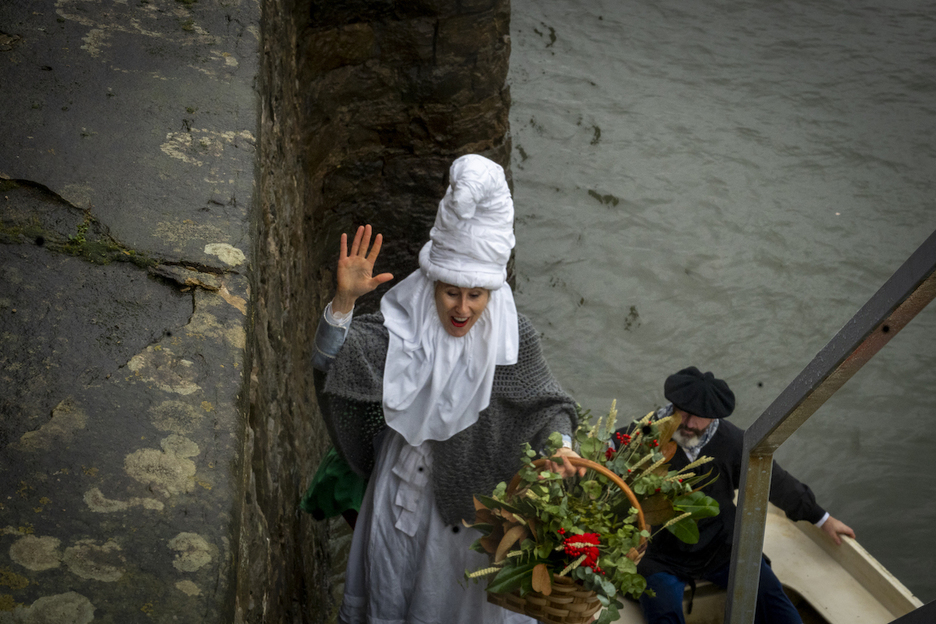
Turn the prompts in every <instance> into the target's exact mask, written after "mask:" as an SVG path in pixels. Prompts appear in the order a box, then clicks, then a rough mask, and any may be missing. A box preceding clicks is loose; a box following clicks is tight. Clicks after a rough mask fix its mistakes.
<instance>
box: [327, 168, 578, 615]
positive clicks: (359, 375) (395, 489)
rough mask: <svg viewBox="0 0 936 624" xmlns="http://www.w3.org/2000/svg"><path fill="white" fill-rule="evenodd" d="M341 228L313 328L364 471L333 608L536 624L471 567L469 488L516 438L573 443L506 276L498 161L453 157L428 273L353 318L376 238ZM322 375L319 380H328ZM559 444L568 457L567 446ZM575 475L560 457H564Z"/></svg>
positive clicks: (498, 477)
mask: <svg viewBox="0 0 936 624" xmlns="http://www.w3.org/2000/svg"><path fill="white" fill-rule="evenodd" d="M371 236H372V232H371V228H370V226H366V227H361V228H359V229H358V231H357V233H356V234H355V237H354V240H353V242H352V243H351V246H350V249H348V239H347V236H346V235H344V234H343V235H342V237H341V250H340V256H339V262H338V272H337V281H338V288H337V292H336V295H335V298H334V299H333V300H332V302H331V303H330V304H329V305H328V306H327V307H326V310H325V314H324V318H323V320H322V322H320V323H319V329H318V331H317V333H316V339H315V355H314V358H313V365H314V366H315V367H316V369H318V370H319V371H327V374H326V376H325V379H324V383H317V387H318V388H319V393H318V396H319V403H320V407H321V408H322V412H323V415H324V417H325V421H326V423H327V425H328V428H329V433H330V435H331V437H332V441H333V442H334V444H335V447H336V449H337V450H338V453H339V454H340V455H341V456H342V457H343V458H344V459H345V460H346V461H347V462H348V464H349V465H350V466H351V467H352V469H354V471H355V472H357V473H358V474H361V475H363V476H368V477H369V482H368V485H367V490H366V493H365V495H364V500H363V502H362V504H361V510H360V515H359V517H358V521H357V524H356V526H355V529H354V537H353V540H352V546H351V552H350V556H349V561H348V569H347V575H346V583H345V593H344V601H343V604H342V607H341V611H340V614H339V619H340V621H342V622H347V623H354V624H356V623H359V622H360V623H365V622H366V623H368V624H391V623H392V624H397V623H403V622H406V623H418V624H437V623H439V622H445V623H446V624H459V623H464V624H468V623H471V624H476V623H479V622H485V623H490V622H510V623H513V622H517V623H519V622H533V620H531V619H530V618H527V617H524V616H521V615H518V614H515V613H512V612H510V611H507V610H504V609H502V608H500V607H497V606H494V605H491V604H489V603H488V602H487V601H486V597H485V593H484V588H483V586H481V585H477V584H467V585H466V583H465V582H464V580H463V578H464V572H465V570H467V569H476V568H480V567H485V566H486V565H487V558H486V557H485V556H483V555H481V554H479V553H476V552H473V551H471V550H469V546H470V545H471V543H472V542H473V541H474V540H475V539H476V538H477V537H478V535H476V534H474V533H475V532H474V531H470V530H466V529H464V528H463V527H462V526H461V521H462V520H463V519H464V520H468V521H471V520H472V519H473V517H474V507H473V504H472V495H473V494H475V493H485V494H486V493H490V492H491V491H492V490H493V488H494V487H495V486H496V485H497V483H499V482H501V481H505V480H509V479H510V478H511V477H512V476H513V475H514V474H515V473H516V472H517V470H518V469H519V467H520V447H521V445H522V444H523V443H524V442H529V443H530V444H531V445H532V446H533V447H534V448H543V447H544V446H545V445H546V440H547V438H548V437H549V435H550V434H551V433H552V432H554V431H558V432H560V433H561V434H562V435H563V436H564V439H566V440H567V441H570V439H571V438H570V436H571V433H572V431H573V429H574V427H575V425H576V416H575V414H576V412H575V404H574V402H573V401H572V399H571V398H570V397H569V396H568V395H566V394H565V393H564V392H563V391H562V389H561V388H560V386H559V384H558V382H556V380H555V378H554V377H553V376H552V374H551V373H550V372H549V369H548V367H547V366H546V362H545V360H544V359H543V356H542V353H541V351H540V346H539V340H538V338H537V335H536V332H535V330H534V329H533V327H532V325H531V324H530V322H529V320H527V319H526V318H525V317H524V316H522V315H520V314H518V313H517V310H516V307H515V305H514V299H513V294H512V292H511V290H510V286H509V285H508V284H506V277H507V271H506V266H507V260H508V259H509V257H510V251H511V249H512V248H513V246H514V235H513V202H512V200H511V197H510V191H509V189H508V187H507V183H506V179H505V177H504V172H503V169H502V168H501V167H500V166H499V165H497V164H496V163H494V162H492V161H490V160H488V159H486V158H484V157H482V156H477V155H468V156H463V157H461V158H459V159H457V160H456V161H455V162H454V163H453V164H452V167H451V170H450V176H449V188H448V190H447V192H446V194H445V197H444V198H443V199H442V201H441V202H440V203H439V211H438V214H437V216H436V221H435V225H434V227H433V228H432V231H431V233H430V241H429V242H427V243H426V245H425V246H424V247H423V249H422V250H421V252H420V254H419V265H420V268H419V269H418V270H416V271H414V272H413V273H412V274H410V275H409V276H408V277H407V278H406V279H404V280H403V281H401V282H400V283H399V284H397V285H396V286H394V287H393V288H391V289H390V290H389V291H388V292H387V293H386V294H385V295H384V297H383V299H382V300H381V305H380V313H378V314H372V315H362V316H359V317H356V318H354V321H353V322H352V321H351V318H352V310H353V307H354V302H355V301H356V299H357V298H358V297H360V296H362V295H364V294H366V293H368V292H370V291H372V290H374V289H375V288H376V287H377V286H379V285H380V284H382V283H384V282H386V281H388V280H390V279H392V276H391V275H389V274H387V273H383V274H379V275H376V276H375V275H373V268H374V262H375V261H376V259H377V256H378V254H379V252H380V247H381V244H382V238H381V235H380V234H378V235H377V236H376V237H375V238H374V240H373V246H371ZM319 381H321V380H319ZM560 454H567V455H569V456H574V455H575V454H574V452H573V451H572V450H571V449H570V448H564V449H562V450H561V453H560ZM554 468H556V469H557V470H558V471H560V472H562V473H564V474H566V475H568V476H571V475H572V474H573V473H574V472H576V471H575V469H574V468H572V466H571V464H569V463H568V462H567V461H564V463H563V464H561V465H559V466H554Z"/></svg>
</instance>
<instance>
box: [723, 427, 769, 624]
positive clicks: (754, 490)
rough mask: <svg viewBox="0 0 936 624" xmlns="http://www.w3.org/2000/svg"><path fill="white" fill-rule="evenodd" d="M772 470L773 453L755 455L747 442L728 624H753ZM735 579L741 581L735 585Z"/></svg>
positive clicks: (729, 588)
mask: <svg viewBox="0 0 936 624" xmlns="http://www.w3.org/2000/svg"><path fill="white" fill-rule="evenodd" d="M772 468H773V453H769V454H767V455H752V454H751V453H750V449H748V448H747V439H745V449H744V464H743V465H742V466H741V483H740V485H739V488H738V489H739V494H738V496H739V498H738V503H739V504H738V515H737V516H736V517H735V529H734V541H733V542H732V543H733V544H735V545H736V547H735V548H734V549H732V552H731V572H730V573H729V575H728V592H729V593H728V604H727V605H726V607H725V622H726V624H747V623H749V622H753V621H754V610H755V608H756V607H757V587H758V584H759V581H760V565H761V550H762V549H763V544H764V531H765V530H766V524H767V502H768V500H767V499H768V497H769V494H770V476H771V472H772ZM744 544H754V545H755V547H753V548H743V547H742V545H744ZM736 578H737V579H739V582H735V579H736Z"/></svg>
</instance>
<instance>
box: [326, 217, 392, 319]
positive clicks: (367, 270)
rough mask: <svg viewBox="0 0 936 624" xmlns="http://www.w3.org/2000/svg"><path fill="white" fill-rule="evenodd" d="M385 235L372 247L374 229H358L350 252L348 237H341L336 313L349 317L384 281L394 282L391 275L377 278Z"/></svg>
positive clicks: (376, 240)
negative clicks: (375, 266)
mask: <svg viewBox="0 0 936 624" xmlns="http://www.w3.org/2000/svg"><path fill="white" fill-rule="evenodd" d="M382 244H383V236H382V235H380V234H378V235H377V236H375V237H374V245H373V247H371V226H370V225H363V226H360V227H358V229H357V232H356V233H355V234H354V241H353V242H352V243H351V251H350V252H349V251H348V235H347V234H342V235H341V250H340V252H339V254H338V275H337V278H338V290H337V292H336V293H335V298H334V299H333V300H332V311H333V312H337V313H339V314H346V313H348V312H350V311H351V310H352V308H354V302H355V301H357V298H358V297H360V296H362V295H366V294H367V293H369V292H371V291H372V290H374V289H375V288H377V287H378V286H380V285H381V284H383V283H384V282H388V281H390V280H392V279H393V275H391V274H390V273H381V274H380V275H376V276H375V275H374V274H373V272H374V263H375V262H376V261H377V255H378V254H379V253H380V246H381V245H382ZM368 247H370V252H368Z"/></svg>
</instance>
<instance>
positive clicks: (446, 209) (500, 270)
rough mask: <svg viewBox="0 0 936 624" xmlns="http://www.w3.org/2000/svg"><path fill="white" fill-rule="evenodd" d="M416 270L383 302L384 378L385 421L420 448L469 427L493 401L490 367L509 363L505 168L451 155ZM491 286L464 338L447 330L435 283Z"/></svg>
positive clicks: (515, 346) (513, 340)
mask: <svg viewBox="0 0 936 624" xmlns="http://www.w3.org/2000/svg"><path fill="white" fill-rule="evenodd" d="M429 236H430V241H429V242H427V243H426V245H425V246H424V247H423V248H422V250H421V251H420V253H419V264H420V269H419V270H417V271H414V272H413V273H411V274H410V275H409V276H408V277H407V278H406V279H404V280H403V281H402V282H400V283H399V284H397V285H396V286H394V287H393V288H391V289H390V290H389V291H387V293H386V294H385V295H384V297H383V299H382V300H381V302H380V310H381V312H383V315H384V325H385V326H386V327H387V329H388V330H389V333H390V343H389V345H388V348H387V360H386V366H385V368H384V378H383V408H384V416H385V418H386V421H387V425H388V426H389V427H390V428H391V429H394V430H395V431H397V432H399V433H400V434H401V435H402V436H403V437H404V438H405V439H406V441H407V442H408V443H409V444H411V445H413V446H418V445H420V444H422V443H423V442H425V441H426V440H447V439H448V438H450V437H452V436H453V435H455V434H456V433H458V432H459V431H462V430H464V429H466V428H468V427H469V426H471V425H473V424H474V423H475V422H476V421H477V420H478V415H479V414H480V412H481V411H482V410H483V409H485V408H486V407H487V406H488V404H489V403H490V398H491V384H492V382H493V379H494V367H495V365H504V364H516V363H517V353H518V350H519V343H520V339H519V335H518V329H517V308H516V305H515V303H514V299H513V292H512V291H511V289H510V286H509V285H507V284H506V283H505V282H506V277H507V269H506V266H507V260H508V259H509V258H510V250H511V249H512V248H513V246H514V235H513V200H512V199H511V198H510V190H509V189H508V187H507V181H506V178H505V177H504V170H503V169H502V168H501V167H500V165H498V164H497V163H494V162H492V161H490V160H488V159H487V158H484V157H482V156H477V155H474V154H471V155H468V156H462V157H461V158H459V159H457V160H456V161H455V162H454V163H453V164H452V167H451V169H450V174H449V188H448V190H447V191H446V193H445V197H444V198H443V199H442V201H441V202H439V211H438V214H437V215H436V221H435V225H434V227H433V228H432V231H431V232H430V235H429ZM436 281H442V282H446V283H448V284H452V285H455V286H460V287H462V288H485V289H488V290H490V291H491V296H490V300H489V301H488V304H487V307H486V308H485V309H484V312H482V314H481V316H480V318H479V319H478V320H477V321H476V322H475V324H474V325H473V326H472V328H471V330H470V331H469V332H468V334H467V335H466V336H463V337H461V338H456V337H454V336H451V335H449V333H448V332H446V331H445V327H443V325H442V322H441V321H440V320H439V313H438V312H437V310H436V305H435V282H436Z"/></svg>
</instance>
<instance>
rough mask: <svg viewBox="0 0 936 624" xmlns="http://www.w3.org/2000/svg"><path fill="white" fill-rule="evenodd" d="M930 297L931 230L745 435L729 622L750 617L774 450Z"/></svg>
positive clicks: (934, 266)
mask: <svg viewBox="0 0 936 624" xmlns="http://www.w3.org/2000/svg"><path fill="white" fill-rule="evenodd" d="M934 298H936V232H933V233H932V234H931V235H930V236H929V238H927V239H926V241H925V242H924V243H923V244H922V245H920V247H919V248H918V249H917V250H916V251H915V252H914V253H913V254H912V255H911V256H910V257H909V258H908V259H907V261H906V262H904V263H903V265H901V267H900V268H899V269H897V271H896V272H895V273H894V275H893V276H891V278H890V279H889V280H887V282H886V283H885V284H884V286H882V287H881V289H880V290H878V292H877V293H875V294H874V296H873V297H871V299H870V300H868V303H866V304H865V305H864V306H863V307H862V308H861V310H859V311H858V313H857V314H855V316H853V317H852V319H851V320H850V321H848V323H846V324H845V327H843V328H842V330H841V331H839V332H838V333H837V334H836V335H835V336H834V337H833V338H832V340H830V341H829V343H828V344H827V345H826V346H825V347H823V349H822V350H821V351H820V352H819V353H818V354H817V355H816V357H815V358H814V359H813V361H812V362H810V363H809V365H807V366H806V368H804V369H803V371H802V372H801V373H800V374H799V375H797V377H796V379H794V380H793V382H792V383H791V384H790V385H789V386H787V388H786V389H785V390H784V391H783V392H782V393H780V396H778V397H777V398H776V400H774V402H773V403H771V404H770V407H768V408H767V409H766V410H765V411H764V413H763V414H761V416H760V417H759V418H758V419H757V420H756V421H755V422H754V424H753V425H751V427H749V428H748V429H747V431H745V432H744V450H743V455H744V460H743V461H744V465H743V466H742V471H741V483H740V491H739V496H738V512H737V516H736V521H735V527H734V538H733V542H732V544H733V548H732V554H731V572H730V573H729V577H728V603H727V605H726V606H725V622H726V623H727V624H751V623H752V622H753V621H754V611H755V608H756V605H757V586H758V582H759V579H760V561H761V553H762V551H763V547H764V531H765V525H766V522H767V502H768V498H769V493H770V476H771V471H772V466H773V453H774V451H775V450H776V449H777V448H778V447H779V446H780V445H781V444H783V443H784V442H785V441H786V440H787V439H788V438H789V437H790V436H791V435H792V434H793V432H795V431H796V430H797V429H798V428H799V426H800V425H802V424H803V423H804V422H806V420H807V419H808V418H809V417H810V416H812V415H813V413H815V411H816V410H817V409H819V408H820V407H821V406H822V404H823V403H825V401H826V400H827V399H828V398H829V397H831V396H832V395H833V394H834V393H835V392H836V391H837V390H838V389H839V388H841V387H842V386H843V385H844V384H845V382H846V381H848V380H849V379H850V378H851V377H852V375H854V374H855V373H856V372H858V370H859V369H860V368H861V367H862V366H864V364H865V363H866V362H867V361H868V360H870V359H871V358H872V357H874V355H875V354H876V353H877V352H878V351H880V350H881V349H882V348H883V347H884V345H886V344H887V343H888V342H890V340H891V339H892V338H893V337H894V336H896V335H897V333H898V332H899V331H900V330H901V329H903V327H904V326H906V324H907V323H909V322H910V321H911V320H912V319H913V318H914V317H915V316H916V315H917V314H918V313H919V312H920V311H921V310H922V309H923V308H925V307H926V305H927V304H929V302H930V301H932V300H933V299H934Z"/></svg>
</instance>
